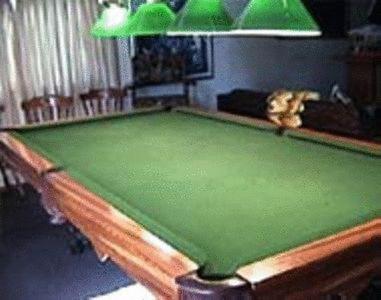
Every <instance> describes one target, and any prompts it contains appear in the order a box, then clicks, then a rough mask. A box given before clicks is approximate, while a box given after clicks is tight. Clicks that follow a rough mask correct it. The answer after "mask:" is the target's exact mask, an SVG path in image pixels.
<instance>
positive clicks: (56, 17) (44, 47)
mask: <svg viewBox="0 0 381 300" xmlns="http://www.w3.org/2000/svg"><path fill="white" fill-rule="evenodd" d="M97 15H98V1H95V0H80V1H78V0H48V1H47V0H33V1H31V0H18V1H17V5H16V7H13V6H12V5H10V4H9V3H8V2H7V1H0V66H1V67H0V68H1V72H0V102H2V103H3V104H4V106H5V110H6V112H5V115H4V117H5V118H4V121H5V124H7V125H14V124H19V123H23V122H24V117H23V113H22V111H21V103H22V101H24V100H28V99H31V98H33V97H36V96H44V95H47V94H58V95H63V96H74V97H75V98H76V99H77V98H78V97H77V96H78V95H79V94H80V93H85V92H87V91H89V90H90V89H97V88H106V87H119V85H120V83H119V82H120V80H119V70H118V53H117V44H116V41H115V40H112V39H104V40H99V39H95V38H93V37H92V36H91V35H90V27H91V25H92V24H93V23H94V22H95V19H96V17H97ZM78 107H79V106H78Z"/></svg>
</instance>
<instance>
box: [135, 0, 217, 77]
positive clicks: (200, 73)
mask: <svg viewBox="0 0 381 300" xmlns="http://www.w3.org/2000/svg"><path fill="white" fill-rule="evenodd" d="M185 2H186V0H170V1H168V4H169V5H170V7H171V8H172V9H173V11H175V12H178V11H179V10H180V9H181V8H182V7H183V6H184V4H185ZM142 3H145V0H133V1H132V8H133V10H136V9H137V7H138V6H139V5H140V4H142ZM133 44H134V56H135V59H134V60H133V61H134V63H137V64H139V63H141V62H139V61H138V60H137V59H136V58H139V57H145V63H147V61H146V58H147V57H150V59H151V60H152V64H156V65H160V64H162V65H169V63H168V59H169V58H170V57H182V58H183V60H184V66H183V68H184V75H185V78H186V79H192V80H204V79H211V78H213V77H214V44H213V38H212V37H206V36H184V37H175V36H171V37H169V36H159V37H156V36H155V37H137V38H135V39H134V43H133ZM161 61H162V62H161ZM134 69H136V68H134ZM168 72H169V71H167V70H165V69H164V68H163V70H162V73H163V74H164V73H168ZM135 75H136V74H135ZM135 75H134V77H136V76H135ZM138 76H139V74H138ZM164 76H166V75H165V74H164ZM167 77H168V76H167ZM137 81H139V80H137ZM164 81H166V80H165V79H164Z"/></svg>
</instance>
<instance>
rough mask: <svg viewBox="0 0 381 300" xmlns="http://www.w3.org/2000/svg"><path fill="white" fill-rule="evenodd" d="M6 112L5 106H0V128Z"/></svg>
mask: <svg viewBox="0 0 381 300" xmlns="http://www.w3.org/2000/svg"><path fill="white" fill-rule="evenodd" d="M4 111H5V107H4V105H2V104H0V126H1V125H2V124H3V113H4Z"/></svg>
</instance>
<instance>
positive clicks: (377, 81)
mask: <svg viewBox="0 0 381 300" xmlns="http://www.w3.org/2000/svg"><path fill="white" fill-rule="evenodd" d="M348 63H349V80H348V85H349V86H348V90H349V94H350V96H351V97H352V98H353V99H354V100H355V101H356V104H358V105H359V106H367V105H381V52H375V53H361V54H353V55H351V57H350V58H349V60H348Z"/></svg>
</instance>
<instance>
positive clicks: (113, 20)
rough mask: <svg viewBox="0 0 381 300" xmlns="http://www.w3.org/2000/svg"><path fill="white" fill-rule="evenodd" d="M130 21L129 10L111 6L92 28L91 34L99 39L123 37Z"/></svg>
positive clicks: (103, 12) (105, 9) (115, 5)
mask: <svg viewBox="0 0 381 300" xmlns="http://www.w3.org/2000/svg"><path fill="white" fill-rule="evenodd" d="M130 21H131V16H130V12H129V11H128V10H127V8H125V7H122V6H120V5H117V4H109V6H108V7H105V8H104V9H103V11H102V14H101V16H100V18H99V19H98V20H97V21H96V23H95V24H94V25H93V27H92V28H91V34H92V35H93V36H94V37H98V38H110V37H122V36H124V31H125V28H126V27H128V24H129V22H130Z"/></svg>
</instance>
